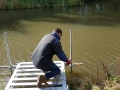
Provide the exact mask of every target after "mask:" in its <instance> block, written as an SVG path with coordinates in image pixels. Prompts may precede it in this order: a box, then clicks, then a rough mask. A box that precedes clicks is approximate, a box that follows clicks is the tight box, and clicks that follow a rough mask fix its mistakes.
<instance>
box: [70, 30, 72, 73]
mask: <svg viewBox="0 0 120 90" xmlns="http://www.w3.org/2000/svg"><path fill="white" fill-rule="evenodd" d="M70 60H71V74H72V30H70Z"/></svg>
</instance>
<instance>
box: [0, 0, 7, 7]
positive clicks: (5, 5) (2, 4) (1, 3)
mask: <svg viewBox="0 0 120 90" xmlns="http://www.w3.org/2000/svg"><path fill="white" fill-rule="evenodd" d="M0 9H7V2H6V1H5V0H1V1H0Z"/></svg>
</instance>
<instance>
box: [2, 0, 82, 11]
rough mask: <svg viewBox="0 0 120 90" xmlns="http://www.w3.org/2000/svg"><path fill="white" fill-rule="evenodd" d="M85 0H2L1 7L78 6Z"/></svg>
mask: <svg viewBox="0 0 120 90" xmlns="http://www.w3.org/2000/svg"><path fill="white" fill-rule="evenodd" d="M83 4H84V0H0V9H2V10H3V9H28V8H41V7H44V6H55V7H64V6H78V5H83Z"/></svg>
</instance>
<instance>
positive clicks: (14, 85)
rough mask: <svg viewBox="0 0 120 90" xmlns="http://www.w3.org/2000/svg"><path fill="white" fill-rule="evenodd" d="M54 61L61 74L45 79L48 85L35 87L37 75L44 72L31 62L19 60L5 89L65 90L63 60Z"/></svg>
mask: <svg viewBox="0 0 120 90" xmlns="http://www.w3.org/2000/svg"><path fill="white" fill-rule="evenodd" d="M54 62H55V63H56V65H57V66H58V67H59V68H60V69H61V72H62V74H61V75H60V76H59V77H58V78H51V79H50V80H49V81H47V83H48V84H49V86H48V87H47V86H46V87H42V88H38V87H37V77H38V75H43V74H44V73H43V72H42V70H40V69H36V68H35V67H34V65H33V63H32V62H20V63H18V65H17V66H16V68H15V70H14V73H13V74H12V76H11V78H10V80H9V82H8V84H7V86H6V87H5V90H67V85H66V77H65V65H64V62H62V61H54ZM42 85H43V86H44V85H45V84H44V83H43V84H42ZM50 85H51V86H50Z"/></svg>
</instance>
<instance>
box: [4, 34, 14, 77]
mask: <svg viewBox="0 0 120 90" xmlns="http://www.w3.org/2000/svg"><path fill="white" fill-rule="evenodd" d="M4 38H5V44H6V51H7V57H8V62H9V65H10V67H9V68H10V70H11V75H12V73H13V72H12V63H11V58H10V52H9V46H8V38H7V32H4Z"/></svg>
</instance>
